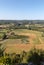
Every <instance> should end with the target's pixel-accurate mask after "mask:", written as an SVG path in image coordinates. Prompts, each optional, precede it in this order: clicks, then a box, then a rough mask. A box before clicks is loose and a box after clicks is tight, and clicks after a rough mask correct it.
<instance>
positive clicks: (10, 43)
mask: <svg viewBox="0 0 44 65" xmlns="http://www.w3.org/2000/svg"><path fill="white" fill-rule="evenodd" d="M14 32H15V33H16V34H18V35H25V36H28V37H29V38H28V41H29V42H28V43H27V44H25V43H22V41H21V39H8V40H6V41H5V42H4V43H5V47H6V50H5V52H6V53H21V52H22V51H26V52H27V51H29V50H30V49H32V48H34V47H35V48H37V49H43V50H44V37H42V36H41V35H42V32H38V31H32V30H31V31H30V30H15V31H14Z"/></svg>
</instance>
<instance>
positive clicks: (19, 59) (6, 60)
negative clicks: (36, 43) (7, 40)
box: [0, 45, 44, 65]
mask: <svg viewBox="0 0 44 65" xmlns="http://www.w3.org/2000/svg"><path fill="white" fill-rule="evenodd" d="M1 46H2V45H0V63H3V64H4V65H16V64H17V65H18V64H19V65H20V64H22V63H27V65H28V64H30V63H31V64H34V65H42V62H44V51H43V50H37V49H36V48H34V49H32V50H30V51H29V52H25V51H23V52H22V53H21V54H16V53H12V54H11V53H10V54H7V53H4V49H3V48H2V49H1ZM24 59H26V62H23V60H24Z"/></svg>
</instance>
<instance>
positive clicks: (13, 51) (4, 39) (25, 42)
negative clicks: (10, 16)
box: [0, 22, 44, 65]
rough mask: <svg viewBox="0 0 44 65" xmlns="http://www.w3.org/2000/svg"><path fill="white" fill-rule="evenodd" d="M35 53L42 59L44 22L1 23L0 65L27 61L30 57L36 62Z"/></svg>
mask: <svg viewBox="0 0 44 65" xmlns="http://www.w3.org/2000/svg"><path fill="white" fill-rule="evenodd" d="M41 53H42V54H43V55H41ZM36 54H37V57H39V59H40V60H42V61H44V24H32V23H31V24H27V23H26V24H19V23H17V24H16V23H11V22H10V23H6V24H5V23H4V24H2V23H1V25H0V64H1V65H3V64H4V65H6V64H7V65H8V64H10V65H14V64H15V63H18V64H20V63H21V64H22V63H28V62H30V60H29V59H30V58H31V60H32V61H33V62H34V61H36V62H38V61H37V60H38V59H36ZM33 55H34V56H33ZM32 58H33V59H34V60H33V59H32Z"/></svg>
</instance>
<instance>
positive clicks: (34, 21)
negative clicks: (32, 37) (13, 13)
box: [0, 20, 44, 24]
mask: <svg viewBox="0 0 44 65" xmlns="http://www.w3.org/2000/svg"><path fill="white" fill-rule="evenodd" d="M9 23H16V24H44V20H0V24H9Z"/></svg>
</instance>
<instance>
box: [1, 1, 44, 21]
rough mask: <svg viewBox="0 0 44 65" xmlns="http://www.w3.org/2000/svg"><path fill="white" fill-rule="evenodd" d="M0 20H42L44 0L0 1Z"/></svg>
mask: <svg viewBox="0 0 44 65" xmlns="http://www.w3.org/2000/svg"><path fill="white" fill-rule="evenodd" d="M0 19H5V20H6V19H7V20H44V0H0Z"/></svg>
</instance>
